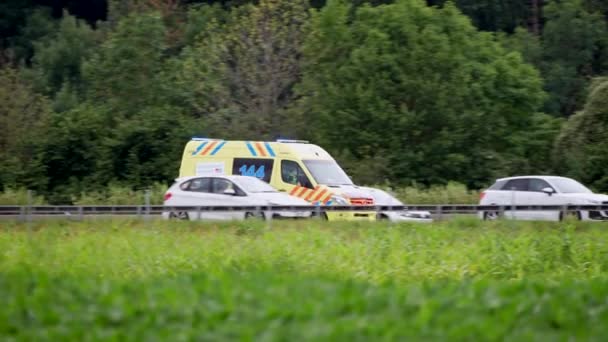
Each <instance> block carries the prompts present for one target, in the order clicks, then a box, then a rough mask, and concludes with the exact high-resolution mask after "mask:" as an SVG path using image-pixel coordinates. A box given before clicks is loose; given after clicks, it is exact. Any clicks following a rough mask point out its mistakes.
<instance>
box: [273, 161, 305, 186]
mask: <svg viewBox="0 0 608 342" xmlns="http://www.w3.org/2000/svg"><path fill="white" fill-rule="evenodd" d="M281 179H282V180H283V182H285V183H287V184H293V185H299V186H303V187H306V188H310V189H312V184H311V183H310V181H309V180H308V177H306V174H305V173H304V170H302V168H301V167H300V165H298V163H296V162H294V161H291V160H281Z"/></svg>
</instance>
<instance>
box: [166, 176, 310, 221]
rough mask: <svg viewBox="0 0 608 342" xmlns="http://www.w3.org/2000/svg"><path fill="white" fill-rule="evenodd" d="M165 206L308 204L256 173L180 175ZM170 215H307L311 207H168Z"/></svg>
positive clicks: (230, 217) (220, 217) (189, 217)
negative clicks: (265, 209)
mask: <svg viewBox="0 0 608 342" xmlns="http://www.w3.org/2000/svg"><path fill="white" fill-rule="evenodd" d="M164 205H165V206H214V205H225V206H251V207H253V206H269V205H270V206H272V205H276V206H281V205H285V206H292V205H293V206H301V205H304V206H308V205H310V204H309V203H308V202H306V201H305V200H303V199H300V198H297V197H294V196H290V195H288V194H285V193H282V192H278V191H277V190H275V189H274V188H273V187H271V186H270V185H268V184H267V183H265V182H264V181H261V180H259V179H257V178H255V177H249V176H203V177H201V176H190V177H182V178H178V179H176V181H175V183H174V184H173V185H172V186H171V187H170V188H169V189H168V190H167V192H166V193H165V200H164ZM162 216H163V217H164V218H166V219H170V218H176V219H182V220H196V219H208V220H242V219H247V218H254V217H258V218H271V217H283V218H306V217H311V216H312V212H311V211H310V210H308V211H275V212H269V211H265V212H256V211H202V210H201V211H200V212H199V211H167V212H163V214H162Z"/></svg>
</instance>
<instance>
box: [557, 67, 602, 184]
mask: <svg viewBox="0 0 608 342" xmlns="http://www.w3.org/2000/svg"><path fill="white" fill-rule="evenodd" d="M607 148H608V79H607V78H605V77H604V78H598V79H596V80H595V81H594V83H593V84H592V86H591V88H590V91H589V96H588V98H587V102H586V103H585V107H584V109H583V110H582V111H580V112H578V113H576V114H575V115H573V116H572V117H571V118H570V119H569V120H568V122H566V123H565V124H564V128H563V130H562V132H561V133H560V136H559V137H558V139H557V142H556V147H555V155H554V162H555V167H556V169H558V170H559V171H560V172H563V173H565V174H569V175H571V176H573V177H574V178H577V179H579V180H580V181H582V182H583V183H585V184H588V185H589V186H591V187H593V188H595V189H597V190H600V191H608V176H607V175H606V171H605V170H606V165H608V164H606V163H608V157H607V155H606V149H607Z"/></svg>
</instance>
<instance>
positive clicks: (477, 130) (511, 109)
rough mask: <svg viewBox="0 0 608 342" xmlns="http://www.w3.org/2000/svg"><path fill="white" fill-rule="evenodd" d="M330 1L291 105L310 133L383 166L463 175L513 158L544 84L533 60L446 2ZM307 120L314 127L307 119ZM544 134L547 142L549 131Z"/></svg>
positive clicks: (531, 127)
mask: <svg viewBox="0 0 608 342" xmlns="http://www.w3.org/2000/svg"><path fill="white" fill-rule="evenodd" d="M351 10H352V9H351V8H350V7H349V6H347V5H344V4H342V3H341V2H338V1H332V2H329V3H328V4H327V5H326V7H325V8H323V9H322V10H321V11H320V13H318V14H317V15H315V16H314V17H313V22H312V27H313V32H312V34H311V36H310V37H309V39H308V40H307V41H306V44H305V50H304V51H305V57H306V69H305V74H304V81H303V82H302V84H301V85H300V87H299V91H300V94H301V95H302V96H303V97H304V99H303V100H302V101H301V102H300V104H299V107H298V110H301V111H302V112H304V113H306V115H307V117H309V118H311V125H312V127H307V128H306V131H305V134H306V135H308V137H309V138H310V139H311V140H313V141H316V142H318V143H320V144H321V145H323V146H326V147H327V148H328V149H329V150H330V151H332V152H339V151H344V150H346V151H348V153H349V154H350V155H352V157H353V158H354V159H355V160H357V161H359V160H363V161H365V160H366V159H368V158H373V157H374V156H384V157H385V158H387V159H388V165H390V170H389V173H388V174H387V175H386V177H387V178H389V179H390V180H393V181H401V182H405V183H407V182H409V181H412V180H417V181H419V182H421V183H424V184H436V183H445V182H447V181H448V180H456V181H460V182H463V183H466V184H467V185H469V186H480V185H481V183H482V182H484V181H486V180H487V179H488V178H491V177H493V176H494V175H497V174H505V173H509V172H514V171H524V170H525V171H530V172H531V171H533V170H534V168H535V166H534V165H523V166H522V165H520V164H521V163H514V162H513V159H517V158H523V155H524V154H525V153H526V152H527V151H528V150H529V149H530V146H528V145H527V144H528V141H527V139H526V136H527V135H528V134H530V132H534V131H535V130H536V129H538V128H539V127H538V126H537V125H535V124H536V123H537V122H538V121H542V120H544V119H543V115H542V114H534V113H535V112H536V111H537V109H538V108H539V106H540V105H541V103H542V101H543V99H544V95H543V92H542V89H541V85H542V84H541V79H540V77H539V75H538V73H537V72H536V70H535V69H534V68H533V67H531V66H530V65H528V64H525V63H523V61H522V60H521V57H520V55H519V54H516V53H509V52H507V51H505V50H504V49H503V48H502V47H501V46H500V45H499V44H497V43H496V42H494V41H493V39H492V36H491V35H489V34H484V33H479V32H477V31H476V30H475V29H474V28H473V26H472V25H471V24H470V23H469V21H468V20H467V19H466V17H464V16H463V15H462V14H460V13H459V12H458V10H457V9H456V8H455V7H453V6H452V5H446V6H445V7H444V8H443V9H436V8H428V7H426V6H424V5H423V4H421V3H419V2H417V1H398V2H397V3H395V4H393V5H385V6H377V7H367V6H363V7H360V8H357V9H355V10H354V11H355V14H354V16H353V17H352V18H350V13H351ZM311 128H312V129H311ZM550 140H551V139H549V140H548V141H546V142H545V143H549V141H550Z"/></svg>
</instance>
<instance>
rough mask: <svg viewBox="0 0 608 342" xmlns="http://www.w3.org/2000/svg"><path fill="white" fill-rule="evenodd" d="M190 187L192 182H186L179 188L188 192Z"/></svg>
mask: <svg viewBox="0 0 608 342" xmlns="http://www.w3.org/2000/svg"><path fill="white" fill-rule="evenodd" d="M189 186H190V181H188V182H184V183H182V184H180V185H179V188H180V189H182V190H184V191H187V190H188V187H189Z"/></svg>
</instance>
